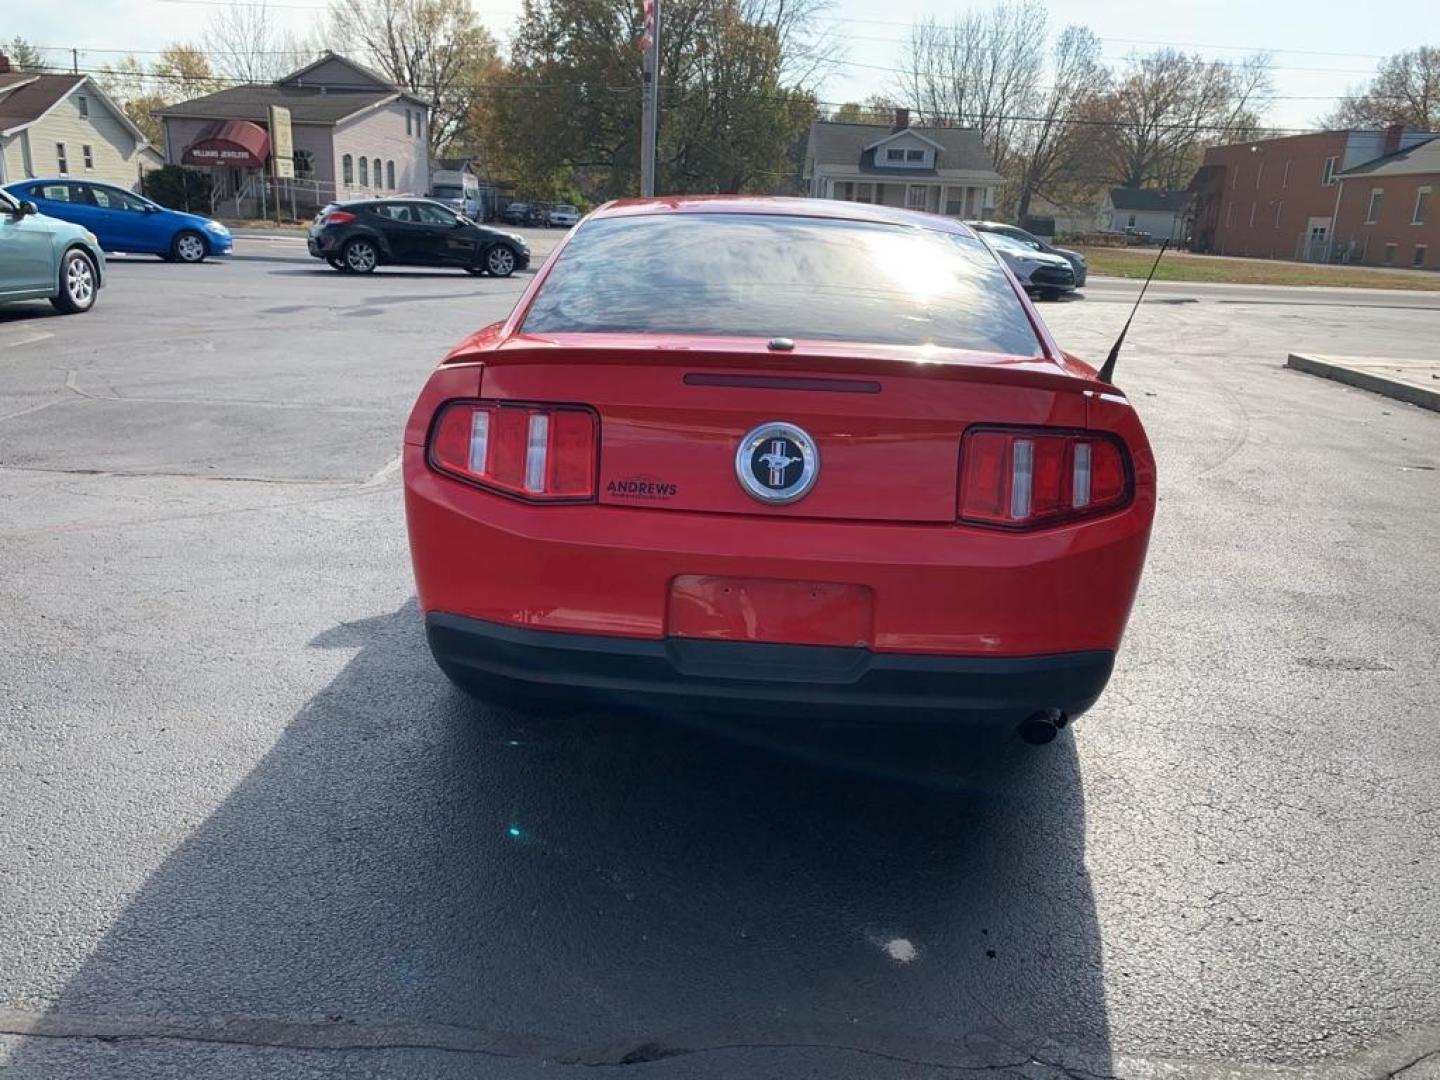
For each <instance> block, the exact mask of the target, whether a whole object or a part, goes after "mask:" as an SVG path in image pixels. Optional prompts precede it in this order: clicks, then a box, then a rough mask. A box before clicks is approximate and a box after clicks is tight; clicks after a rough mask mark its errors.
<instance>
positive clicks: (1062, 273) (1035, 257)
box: [978, 232, 1075, 300]
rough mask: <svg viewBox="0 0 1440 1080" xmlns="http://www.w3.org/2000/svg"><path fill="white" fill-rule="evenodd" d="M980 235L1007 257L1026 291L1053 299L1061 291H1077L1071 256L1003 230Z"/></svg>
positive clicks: (1002, 257) (990, 246) (1006, 261)
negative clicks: (1021, 238) (1030, 243)
mask: <svg viewBox="0 0 1440 1080" xmlns="http://www.w3.org/2000/svg"><path fill="white" fill-rule="evenodd" d="M978 235H979V237H980V239H982V240H983V241H985V243H986V244H987V245H988V246H989V248H990V250H991V251H993V252H995V254H996V255H998V256H999V257H1000V258H1001V259H1003V260H1004V261H1005V265H1006V266H1008V267H1010V271H1011V273H1013V274H1014V275H1015V277H1016V278H1018V279H1019V281H1020V284H1021V285H1022V286H1023V287H1024V289H1025V291H1026V292H1028V293H1030V294H1032V295H1039V296H1043V297H1044V298H1045V299H1047V300H1054V299H1056V298H1058V297H1059V296H1060V295H1061V294H1062V293H1067V292H1074V291H1075V271H1074V269H1073V268H1072V267H1071V266H1070V260H1069V259H1066V258H1063V257H1062V256H1060V255H1051V254H1050V253H1048V252H1045V251H1039V250H1037V249H1036V248H1033V247H1031V246H1030V245H1029V244H1023V243H1021V242H1020V241H1019V240H1012V239H1010V237H1008V236H1004V235H1002V234H1001V233H993V232H982V233H979V234H978Z"/></svg>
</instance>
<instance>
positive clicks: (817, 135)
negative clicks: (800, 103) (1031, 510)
mask: <svg viewBox="0 0 1440 1080" xmlns="http://www.w3.org/2000/svg"><path fill="white" fill-rule="evenodd" d="M804 178H805V181H806V184H807V190H808V192H809V194H810V195H812V196H814V197H815V198H819V199H843V200H845V201H848V202H863V203H876V204H878V205H881V206H900V207H906V208H908V209H911V210H925V211H928V212H930V213H932V214H945V215H946V216H948V217H956V218H983V217H987V216H990V214H991V213H992V212H993V210H994V207H995V193H996V190H997V188H998V187H999V186H1000V184H1002V183H1003V182H1004V177H1002V176H1001V175H1000V174H999V173H997V172H996V171H995V166H994V163H993V162H992V161H991V160H990V154H989V153H988V152H987V151H986V149H985V144H984V143H983V142H981V141H980V133H979V132H978V131H976V130H975V129H974V128H958V127H952V128H941V127H911V126H910V113H909V110H907V109H896V110H895V122H894V124H891V125H886V124H840V123H832V122H830V121H828V120H819V121H816V122H815V123H813V124H811V125H810V141H809V145H808V146H807V147H806V151H805V171H804Z"/></svg>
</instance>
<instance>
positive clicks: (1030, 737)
mask: <svg viewBox="0 0 1440 1080" xmlns="http://www.w3.org/2000/svg"><path fill="white" fill-rule="evenodd" d="M1069 722H1070V717H1068V716H1067V715H1066V714H1065V713H1063V712H1061V711H1060V710H1059V709H1042V710H1041V711H1040V712H1037V713H1035V714H1034V715H1033V716H1029V717H1026V718H1025V719H1024V720H1022V721H1021V722H1020V727H1019V729H1018V730H1019V732H1020V738H1022V739H1023V740H1025V742H1027V743H1029V744H1030V745H1031V746H1044V745H1045V744H1046V743H1051V742H1054V741H1055V736H1057V735H1059V734H1060V729H1061V728H1063V727H1064V726H1065V725H1066V724H1068V723H1069Z"/></svg>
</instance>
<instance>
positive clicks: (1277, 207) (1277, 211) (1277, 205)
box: [1275, 201, 1285, 229]
mask: <svg viewBox="0 0 1440 1080" xmlns="http://www.w3.org/2000/svg"><path fill="white" fill-rule="evenodd" d="M1284 205H1285V204H1284V203H1283V202H1279V201H1276V203H1275V228H1277V229H1278V228H1279V227H1280V209H1281V208H1282V207H1283V206H1284Z"/></svg>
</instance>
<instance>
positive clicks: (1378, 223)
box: [1335, 173, 1440, 270]
mask: <svg viewBox="0 0 1440 1080" xmlns="http://www.w3.org/2000/svg"><path fill="white" fill-rule="evenodd" d="M1422 187H1428V188H1429V189H1430V203H1429V212H1428V213H1427V214H1426V215H1425V223H1424V224H1423V225H1415V224H1412V223H1411V222H1412V219H1413V217H1414V214H1415V196H1416V193H1417V192H1418V191H1419V189H1420V188H1422ZM1377 188H1378V189H1379V190H1380V191H1382V192H1383V197H1382V198H1381V200H1380V207H1379V211H1378V213H1377V214H1376V216H1375V224H1373V225H1368V224H1366V223H1365V219H1366V215H1367V213H1368V212H1369V210H1370V194H1371V192H1372V191H1374V190H1375V189H1377ZM1335 244H1336V250H1337V251H1347V252H1348V253H1349V261H1350V262H1360V263H1365V264H1367V265H1370V266H1385V265H1390V266H1414V265H1415V247H1416V245H1417V244H1418V245H1424V247H1425V249H1426V250H1425V251H1424V252H1423V253H1422V255H1423V262H1422V263H1421V265H1422V266H1423V267H1424V268H1425V269H1427V270H1436V269H1440V173H1428V174H1419V175H1415V176H1365V175H1363V174H1362V175H1360V176H1351V177H1347V178H1346V180H1345V187H1344V190H1343V191H1342V193H1341V196H1340V212H1339V214H1338V215H1337V217H1336V228H1335ZM1386 244H1394V245H1395V248H1394V250H1393V251H1392V252H1390V256H1391V261H1390V262H1389V263H1387V261H1386V250H1385V245H1386Z"/></svg>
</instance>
